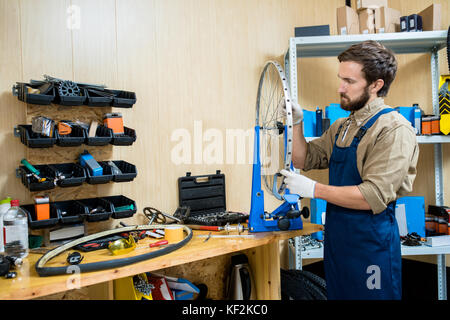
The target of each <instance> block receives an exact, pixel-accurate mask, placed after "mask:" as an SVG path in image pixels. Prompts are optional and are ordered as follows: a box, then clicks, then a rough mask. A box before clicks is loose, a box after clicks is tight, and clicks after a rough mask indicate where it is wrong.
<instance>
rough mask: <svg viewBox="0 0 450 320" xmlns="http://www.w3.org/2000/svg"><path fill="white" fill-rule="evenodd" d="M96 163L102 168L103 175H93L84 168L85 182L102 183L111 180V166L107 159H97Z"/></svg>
mask: <svg viewBox="0 0 450 320" xmlns="http://www.w3.org/2000/svg"><path fill="white" fill-rule="evenodd" d="M97 162H98V164H99V165H100V166H101V167H102V168H103V175H101V176H93V175H92V174H91V172H90V171H89V169H88V168H84V170H85V172H86V182H87V183H89V184H103V183H108V182H110V181H112V179H113V177H114V176H113V174H112V171H111V167H110V166H109V165H108V162H107V161H97Z"/></svg>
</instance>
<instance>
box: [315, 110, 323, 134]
mask: <svg viewBox="0 0 450 320" xmlns="http://www.w3.org/2000/svg"><path fill="white" fill-rule="evenodd" d="M322 118H323V114H322V110H321V109H319V107H317V109H316V137H320V136H321V135H322V133H323V132H322Z"/></svg>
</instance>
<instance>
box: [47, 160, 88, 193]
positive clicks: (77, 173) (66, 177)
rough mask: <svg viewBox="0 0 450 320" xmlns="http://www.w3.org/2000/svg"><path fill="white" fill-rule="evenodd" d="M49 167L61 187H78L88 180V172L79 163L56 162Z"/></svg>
mask: <svg viewBox="0 0 450 320" xmlns="http://www.w3.org/2000/svg"><path fill="white" fill-rule="evenodd" d="M48 167H49V169H50V171H52V176H53V177H54V178H55V180H56V184H57V185H58V186H60V187H63V188H65V187H76V186H80V185H82V184H83V182H85V181H86V172H85V171H84V168H83V167H82V166H80V165H79V164H78V163H74V162H73V163H56V164H49V165H48Z"/></svg>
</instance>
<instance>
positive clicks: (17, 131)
mask: <svg viewBox="0 0 450 320" xmlns="http://www.w3.org/2000/svg"><path fill="white" fill-rule="evenodd" d="M13 134H14V137H18V138H20V130H19V128H17V127H14V129H13Z"/></svg>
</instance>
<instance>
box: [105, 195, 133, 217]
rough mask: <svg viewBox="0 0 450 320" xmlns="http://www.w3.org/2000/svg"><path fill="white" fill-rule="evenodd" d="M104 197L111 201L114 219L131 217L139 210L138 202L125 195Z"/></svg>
mask: <svg viewBox="0 0 450 320" xmlns="http://www.w3.org/2000/svg"><path fill="white" fill-rule="evenodd" d="M102 199H104V200H106V201H108V202H110V203H111V205H112V209H113V213H112V217H113V218H114V219H122V218H129V217H131V216H133V215H134V214H135V213H136V211H137V207H136V202H135V201H134V200H131V199H129V198H127V197H125V196H109V197H102Z"/></svg>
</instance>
